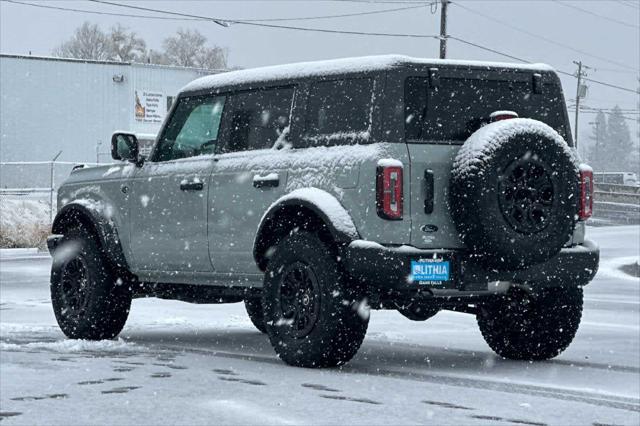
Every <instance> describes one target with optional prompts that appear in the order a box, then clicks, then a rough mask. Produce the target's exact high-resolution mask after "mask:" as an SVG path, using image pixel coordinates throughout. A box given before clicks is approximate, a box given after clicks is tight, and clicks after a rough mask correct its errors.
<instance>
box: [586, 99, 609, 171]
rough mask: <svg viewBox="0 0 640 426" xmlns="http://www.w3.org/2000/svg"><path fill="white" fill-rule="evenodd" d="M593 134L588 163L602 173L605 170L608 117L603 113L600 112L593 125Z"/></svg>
mask: <svg viewBox="0 0 640 426" xmlns="http://www.w3.org/2000/svg"><path fill="white" fill-rule="evenodd" d="M592 126H593V127H592V130H593V134H592V135H591V137H590V139H591V140H592V141H593V144H592V145H591V148H590V149H589V153H588V162H589V164H590V165H591V167H593V168H594V169H595V170H598V171H601V170H604V168H603V158H602V157H603V156H604V152H605V151H604V145H605V143H606V142H607V138H608V136H607V117H606V116H605V115H604V113H603V112H602V111H598V114H597V115H596V118H595V120H594V121H593V124H592Z"/></svg>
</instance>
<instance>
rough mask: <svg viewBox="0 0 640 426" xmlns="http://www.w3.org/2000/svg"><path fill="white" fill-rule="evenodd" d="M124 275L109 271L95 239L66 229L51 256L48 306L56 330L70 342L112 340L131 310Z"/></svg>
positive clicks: (80, 229) (84, 230) (79, 228)
mask: <svg viewBox="0 0 640 426" xmlns="http://www.w3.org/2000/svg"><path fill="white" fill-rule="evenodd" d="M127 278H128V277H127V275H126V274H124V273H123V274H118V273H116V270H115V269H114V268H112V267H111V265H110V264H109V262H108V260H107V259H106V257H105V255H104V253H103V252H102V250H101V249H100V246H99V245H98V242H97V239H96V237H95V235H94V234H93V233H92V232H91V231H90V230H89V229H87V228H86V227H85V226H82V225H78V226H76V227H74V228H71V229H69V230H68V231H67V232H66V233H65V235H64V238H63V240H62V242H61V244H60V246H59V247H58V248H57V249H56V251H55V252H54V256H53V265H52V268H51V286H50V289H51V302H52V305H53V311H54V314H55V316H56V320H57V321H58V325H59V326H60V329H61V330H62V332H63V333H64V334H65V336H67V337H69V338H71V339H87V340H101V339H112V338H114V337H115V336H117V335H118V334H119V333H120V331H121V330H122V328H123V327H124V324H125V322H126V321H127V317H128V316H129V309H130V307H131V298H132V297H131V289H130V288H129V282H128V279H127Z"/></svg>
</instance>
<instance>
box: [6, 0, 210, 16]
mask: <svg viewBox="0 0 640 426" xmlns="http://www.w3.org/2000/svg"><path fill="white" fill-rule="evenodd" d="M0 1H3V2H6V3H13V4H18V5H21V6H32V7H39V8H42V9H54V10H61V11H65V12H78V13H89V14H92V15H108V16H119V17H125V18H145V19H161V20H168V21H205V19H198V18H170V17H168V16H151V15H132V14H127V13H115V12H100V11H97V10H86V9H74V8H71V7H61V6H47V5H44V4H37V3H29V2H25V1H16V0H0ZM207 20H208V19H207Z"/></svg>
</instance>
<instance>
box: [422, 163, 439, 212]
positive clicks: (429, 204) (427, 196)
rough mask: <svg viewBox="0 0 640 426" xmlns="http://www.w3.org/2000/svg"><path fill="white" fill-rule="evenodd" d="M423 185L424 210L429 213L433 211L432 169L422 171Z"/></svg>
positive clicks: (433, 188)
mask: <svg viewBox="0 0 640 426" xmlns="http://www.w3.org/2000/svg"><path fill="white" fill-rule="evenodd" d="M424 186H425V188H424V212H425V213H426V214H431V213H433V202H434V199H435V196H436V194H435V187H434V186H435V184H434V178H433V170H425V171H424Z"/></svg>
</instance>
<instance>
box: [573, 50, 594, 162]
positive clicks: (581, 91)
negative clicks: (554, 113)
mask: <svg viewBox="0 0 640 426" xmlns="http://www.w3.org/2000/svg"><path fill="white" fill-rule="evenodd" d="M573 63H574V64H576V65H577V66H578V72H577V74H576V77H578V85H577V86H576V122H575V126H574V128H575V129H574V133H575V136H574V138H573V144H574V146H575V147H576V150H577V149H578V117H579V115H580V98H584V97H585V96H587V86H586V85H584V84H582V77H586V76H587V73H586V72H584V71H583V70H582V69H583V68H584V69H591V68H590V67H588V66H586V65H584V64H583V63H582V61H573Z"/></svg>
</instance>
